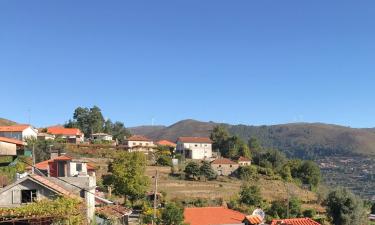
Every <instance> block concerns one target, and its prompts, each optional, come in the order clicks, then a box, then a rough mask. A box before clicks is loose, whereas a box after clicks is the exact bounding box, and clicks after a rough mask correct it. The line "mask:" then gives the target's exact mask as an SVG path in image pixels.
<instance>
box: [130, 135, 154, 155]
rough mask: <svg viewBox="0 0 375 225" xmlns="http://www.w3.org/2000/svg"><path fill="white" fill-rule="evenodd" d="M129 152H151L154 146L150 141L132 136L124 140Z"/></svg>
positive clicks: (139, 136) (140, 136) (143, 137)
mask: <svg viewBox="0 0 375 225" xmlns="http://www.w3.org/2000/svg"><path fill="white" fill-rule="evenodd" d="M125 145H126V146H127V148H128V149H129V152H144V153H146V154H148V153H149V152H153V151H154V148H155V147H156V145H155V144H154V142H153V141H152V140H151V139H148V138H147V137H145V136H142V135H133V136H131V137H129V138H127V139H126V140H125Z"/></svg>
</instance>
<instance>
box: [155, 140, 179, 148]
mask: <svg viewBox="0 0 375 225" xmlns="http://www.w3.org/2000/svg"><path fill="white" fill-rule="evenodd" d="M156 144H158V145H164V146H170V147H176V143H173V142H171V141H168V140H160V141H158V142H157V143H156Z"/></svg>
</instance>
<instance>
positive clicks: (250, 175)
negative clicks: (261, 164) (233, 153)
mask: <svg viewBox="0 0 375 225" xmlns="http://www.w3.org/2000/svg"><path fill="white" fill-rule="evenodd" d="M238 176H239V178H240V179H241V180H253V179H257V178H258V170H257V168H256V167H255V166H241V167H240V168H239V169H238Z"/></svg>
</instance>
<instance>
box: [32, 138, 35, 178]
mask: <svg viewBox="0 0 375 225" xmlns="http://www.w3.org/2000/svg"><path fill="white" fill-rule="evenodd" d="M32 154H33V166H32V167H31V173H32V174H34V173H35V169H34V167H35V143H33V152H32Z"/></svg>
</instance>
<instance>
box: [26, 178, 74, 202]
mask: <svg viewBox="0 0 375 225" xmlns="http://www.w3.org/2000/svg"><path fill="white" fill-rule="evenodd" d="M29 176H30V177H31V178H33V179H35V180H36V181H38V182H39V183H42V184H44V185H45V186H47V187H49V188H51V189H53V190H55V191H57V192H59V193H60V194H62V195H65V196H69V197H78V196H76V195H75V194H73V193H71V192H70V191H68V190H66V189H64V188H63V187H61V186H60V185H58V184H56V183H54V182H53V181H51V180H48V179H47V178H45V177H42V176H39V175H36V174H31V175H29Z"/></svg>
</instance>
